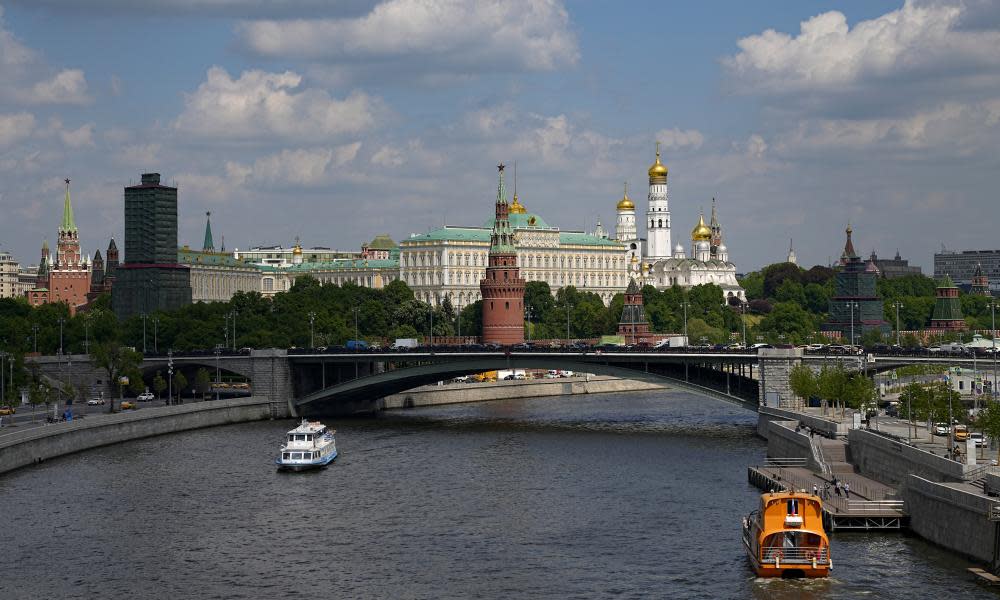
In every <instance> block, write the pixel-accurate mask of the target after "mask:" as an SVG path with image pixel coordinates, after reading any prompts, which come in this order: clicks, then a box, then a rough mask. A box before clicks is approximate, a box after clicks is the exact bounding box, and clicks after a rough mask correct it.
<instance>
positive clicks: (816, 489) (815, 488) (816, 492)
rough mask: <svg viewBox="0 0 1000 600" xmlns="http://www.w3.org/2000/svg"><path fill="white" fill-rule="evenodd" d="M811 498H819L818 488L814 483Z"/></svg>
mask: <svg viewBox="0 0 1000 600" xmlns="http://www.w3.org/2000/svg"><path fill="white" fill-rule="evenodd" d="M813 496H819V486H818V485H816V484H815V483H814V484H813Z"/></svg>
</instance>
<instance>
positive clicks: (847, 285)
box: [822, 226, 889, 344]
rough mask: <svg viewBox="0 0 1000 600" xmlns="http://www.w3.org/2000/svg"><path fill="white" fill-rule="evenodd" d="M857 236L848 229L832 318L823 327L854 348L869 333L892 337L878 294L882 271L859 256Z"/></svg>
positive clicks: (831, 310) (831, 300)
mask: <svg viewBox="0 0 1000 600" xmlns="http://www.w3.org/2000/svg"><path fill="white" fill-rule="evenodd" d="M853 232H854V230H853V229H851V227H850V226H848V227H847V242H846V243H845V244H844V252H843V254H841V256H840V270H839V271H838V272H837V278H836V281H835V283H834V290H833V297H831V298H830V314H829V317H828V318H827V321H826V323H823V325H822V330H823V331H836V332H839V333H840V335H841V336H842V337H844V338H847V339H848V341H849V342H850V343H852V344H854V343H857V342H858V341H860V339H861V336H863V335H864V334H865V333H866V332H868V331H872V330H875V331H878V332H879V333H880V334H888V333H889V323H888V322H886V321H885V319H884V318H883V310H882V309H883V305H882V299H881V298H879V296H878V291H877V290H876V281H877V280H878V277H879V273H878V267H877V266H875V263H874V262H872V261H868V263H867V264H866V263H865V261H864V260H863V259H862V258H861V257H860V256H858V253H857V252H855V250H854V242H853V240H852V239H851V234H852V233H853Z"/></svg>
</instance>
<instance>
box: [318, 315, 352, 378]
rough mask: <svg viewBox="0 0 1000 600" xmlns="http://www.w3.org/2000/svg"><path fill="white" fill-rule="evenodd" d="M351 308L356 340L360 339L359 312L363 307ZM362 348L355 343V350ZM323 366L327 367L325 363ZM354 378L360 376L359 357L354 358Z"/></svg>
mask: <svg viewBox="0 0 1000 600" xmlns="http://www.w3.org/2000/svg"><path fill="white" fill-rule="evenodd" d="M351 310H352V311H353V312H354V340H355V341H357V340H359V339H360V337H359V336H358V313H359V312H361V307H360V306H355V307H353V308H351ZM360 349H361V347H360V345H359V344H355V345H354V350H355V351H358V350H360ZM323 368H324V369H325V368H326V365H325V364H324V365H323ZM354 378H355V379H357V378H358V361H357V359H355V360H354Z"/></svg>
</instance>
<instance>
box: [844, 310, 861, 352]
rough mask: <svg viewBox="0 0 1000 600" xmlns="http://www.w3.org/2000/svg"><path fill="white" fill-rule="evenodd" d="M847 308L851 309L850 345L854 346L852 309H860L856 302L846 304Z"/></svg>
mask: <svg viewBox="0 0 1000 600" xmlns="http://www.w3.org/2000/svg"><path fill="white" fill-rule="evenodd" d="M847 306H848V307H849V308H850V309H851V345H852V346H853V345H854V309H855V308H860V307H859V305H858V303H857V302H854V301H853V300H852V301H850V302H848V303H847Z"/></svg>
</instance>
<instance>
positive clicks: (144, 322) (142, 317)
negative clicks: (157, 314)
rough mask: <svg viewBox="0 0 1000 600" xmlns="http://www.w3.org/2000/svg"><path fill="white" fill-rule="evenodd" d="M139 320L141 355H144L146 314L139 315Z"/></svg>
mask: <svg viewBox="0 0 1000 600" xmlns="http://www.w3.org/2000/svg"><path fill="white" fill-rule="evenodd" d="M139 318H140V319H142V353H143V354H145V353H146V319H147V315H146V313H142V314H141V315H139Z"/></svg>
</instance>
